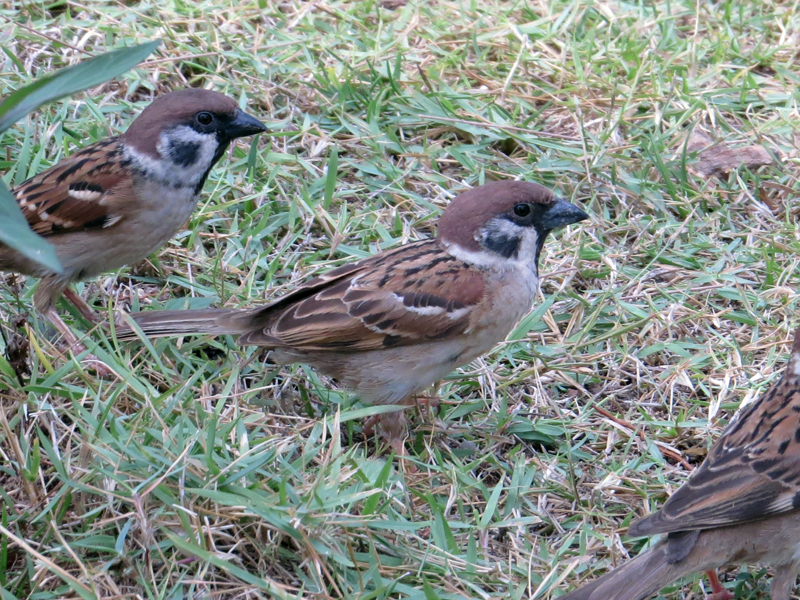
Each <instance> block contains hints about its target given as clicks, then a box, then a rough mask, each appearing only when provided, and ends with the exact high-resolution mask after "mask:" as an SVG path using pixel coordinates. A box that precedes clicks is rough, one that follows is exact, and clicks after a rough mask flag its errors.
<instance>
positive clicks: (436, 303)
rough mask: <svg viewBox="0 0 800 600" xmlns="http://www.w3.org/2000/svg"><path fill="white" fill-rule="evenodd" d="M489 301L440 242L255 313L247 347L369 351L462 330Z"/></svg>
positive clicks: (389, 255)
mask: <svg viewBox="0 0 800 600" xmlns="http://www.w3.org/2000/svg"><path fill="white" fill-rule="evenodd" d="M483 294H484V282H483V278H482V277H481V275H480V273H478V272H477V271H475V270H474V269H472V268H471V267H469V265H467V264H465V263H463V262H462V261H460V260H458V259H456V258H454V257H452V256H451V255H449V254H447V253H446V252H444V251H443V250H442V249H441V248H440V247H439V244H438V243H437V242H436V241H435V240H425V241H422V242H415V243H412V244H408V245H406V246H402V247H400V248H397V249H396V250H392V251H389V252H385V253H382V254H379V255H376V256H374V257H370V258H367V259H365V260H362V261H358V262H356V263H353V264H351V265H346V266H344V267H340V268H339V269H334V270H333V271H331V272H330V273H327V274H326V275H324V276H322V277H319V278H316V279H313V280H311V281H310V282H308V283H307V284H306V285H304V286H303V287H301V288H299V289H297V290H296V291H295V292H293V293H292V294H289V295H288V296H286V297H284V298H282V299H280V300H279V301H277V302H275V303H273V304H272V305H270V306H267V307H265V308H263V309H260V310H259V311H257V312H256V313H253V314H251V316H250V318H251V319H252V321H251V326H252V327H253V328H254V330H253V331H252V332H250V333H247V334H245V335H244V336H242V338H241V339H240V342H241V343H243V344H261V345H268V346H276V347H291V348H296V349H298V350H306V351H309V350H333V349H335V350H339V351H342V350H344V351H347V350H351V351H364V350H373V349H378V348H386V347H391V346H399V345H410V344H415V343H419V342H422V341H427V340H435V339H440V338H443V337H447V336H450V335H454V334H457V333H461V332H463V331H465V330H466V329H467V328H468V327H469V325H470V321H471V317H472V313H473V308H474V307H475V306H476V305H477V303H478V302H479V301H480V299H481V298H482V297H483Z"/></svg>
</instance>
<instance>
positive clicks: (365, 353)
mask: <svg viewBox="0 0 800 600" xmlns="http://www.w3.org/2000/svg"><path fill="white" fill-rule="evenodd" d="M586 218H588V215H587V214H586V213H585V212H583V211H582V210H581V209H579V208H577V207H576V206H574V205H572V204H570V203H569V202H566V201H564V200H560V199H558V198H556V197H554V196H553V194H552V192H551V191H550V190H548V189H547V188H545V187H542V186H541V185H538V184H535V183H528V182H522V181H500V182H494V183H489V184H486V185H484V186H481V187H477V188H475V189H472V190H470V191H468V192H466V193H464V194H461V195H460V196H458V197H457V198H455V199H454V200H453V201H452V202H451V203H450V205H449V206H448V207H447V210H445V212H444V214H443V215H442V218H441V219H440V221H439V234H438V236H437V238H436V239H428V240H423V241H419V242H413V243H410V244H407V245H405V246H401V247H399V248H396V249H394V250H390V251H387V252H383V253H380V254H377V255H375V256H372V257H369V258H366V259H364V260H360V261H358V262H354V263H351V264H347V265H344V266H341V267H339V268H337V269H333V270H332V271H330V272H329V273H326V274H324V275H322V276H320V277H316V278H314V279H312V280H311V281H309V282H308V283H306V284H304V285H301V286H300V287H299V288H297V289H296V290H294V291H293V292H291V293H289V294H287V295H286V296H284V297H283V298H281V299H279V300H277V301H276V302H273V303H272V304H269V305H267V306H265V307H263V308H258V309H255V310H225V309H211V310H196V311H163V312H158V311H155V312H149V313H139V314H136V315H133V317H134V319H135V320H136V323H137V324H138V325H139V327H141V329H142V331H143V332H144V333H145V334H146V335H148V336H165V335H184V334H192V333H210V334H213V335H221V334H235V335H238V336H239V340H238V343H240V344H243V345H245V344H254V345H259V346H265V347H268V348H270V349H272V350H273V351H274V356H275V358H276V360H277V361H278V362H280V363H294V362H303V363H307V364H310V365H312V366H314V367H316V368H317V369H318V370H319V371H321V372H322V373H324V374H326V375H329V376H331V377H334V378H335V379H337V380H339V381H340V382H342V383H343V384H344V385H346V386H347V387H349V388H351V389H353V390H355V392H356V393H357V394H358V395H359V397H360V398H361V399H362V400H365V401H367V402H370V403H372V404H409V403H411V402H413V399H414V396H415V395H416V394H418V393H419V392H421V391H422V390H424V389H425V388H427V387H428V386H430V385H432V384H434V383H435V382H437V381H439V380H440V379H441V378H442V377H444V376H445V375H447V374H448V373H449V372H451V371H453V370H454V369H456V368H457V367H459V366H460V365H464V364H466V363H469V362H470V361H472V360H473V359H475V358H477V357H478V356H480V355H482V354H484V353H486V352H488V351H489V350H491V349H492V348H493V347H494V346H495V345H496V344H497V343H498V342H501V341H502V340H503V339H504V338H505V337H506V335H508V333H509V331H511V329H512V328H513V327H514V325H515V324H516V323H517V322H518V321H519V320H520V319H521V318H522V317H523V316H524V315H525V314H526V313H527V312H528V311H529V310H530V309H531V305H532V304H533V301H534V298H535V295H536V291H537V289H538V285H539V274H538V261H539V253H540V252H541V250H542V246H543V245H544V242H545V238H546V237H547V235H548V233H550V231H552V230H553V229H556V228H559V227H563V226H565V225H569V224H571V223H577V222H578V221H582V220H583V219H586ZM135 336H136V334H135V333H134V332H132V331H130V330H128V331H124V330H123V331H121V333H120V338H121V339H131V338H134V337H135ZM381 423H382V427H383V432H384V435H385V436H386V437H388V439H389V441H390V443H391V445H392V447H393V448H394V449H395V450H396V451H397V452H398V454H400V453H402V447H403V446H402V439H403V437H404V436H403V433H404V431H405V428H404V427H403V423H404V418H403V416H402V413H396V412H394V413H387V414H385V415H383V416H382V418H381Z"/></svg>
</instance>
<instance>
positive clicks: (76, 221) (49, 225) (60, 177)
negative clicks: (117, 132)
mask: <svg viewBox="0 0 800 600" xmlns="http://www.w3.org/2000/svg"><path fill="white" fill-rule="evenodd" d="M122 162H123V157H122V152H121V149H120V146H119V143H118V141H117V139H116V138H111V139H108V140H104V141H101V142H97V143H96V144H92V145H91V146H87V147H86V148H83V149H81V150H79V151H77V152H76V153H75V154H73V155H72V156H70V157H68V158H66V159H64V160H62V161H61V162H59V163H58V164H57V165H55V166H53V167H52V168H50V169H48V170H47V171H45V172H43V173H40V174H39V175H36V176H34V177H31V178H30V179H28V180H27V181H25V182H24V183H22V184H20V185H19V186H17V187H16V188H14V189H13V190H11V193H12V194H13V195H14V197H15V198H16V199H17V202H18V203H19V206H20V208H21V209H22V213H23V214H24V215H25V218H26V219H27V220H28V223H29V224H30V226H31V229H33V230H34V231H35V232H36V233H38V234H39V235H43V236H47V235H53V234H59V233H66V232H69V231H76V230H83V229H95V228H102V227H110V226H111V225H114V224H115V223H117V222H118V221H119V219H120V217H119V216H117V215H115V214H114V212H113V208H114V202H113V199H112V196H113V192H112V189H113V188H114V186H117V185H118V184H119V183H120V182H121V181H122V179H123V176H124V172H123V169H122V168H121V164H122ZM110 192H111V193H110Z"/></svg>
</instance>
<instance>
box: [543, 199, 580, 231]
mask: <svg viewBox="0 0 800 600" xmlns="http://www.w3.org/2000/svg"><path fill="white" fill-rule="evenodd" d="M588 218H589V215H587V214H586V213H585V212H583V211H582V210H581V209H580V208H578V207H577V206H575V205H574V204H571V203H569V202H567V201H566V200H561V199H559V200H557V201H556V203H555V204H553V205H551V206H550V207H549V208H548V209H547V210H546V211H545V213H544V214H543V215H542V218H541V220H540V221H539V227H540V228H541V229H543V230H545V231H552V230H553V229H558V228H559V227H566V226H567V225H572V224H573V223H578V222H579V221H583V220H584V219H588Z"/></svg>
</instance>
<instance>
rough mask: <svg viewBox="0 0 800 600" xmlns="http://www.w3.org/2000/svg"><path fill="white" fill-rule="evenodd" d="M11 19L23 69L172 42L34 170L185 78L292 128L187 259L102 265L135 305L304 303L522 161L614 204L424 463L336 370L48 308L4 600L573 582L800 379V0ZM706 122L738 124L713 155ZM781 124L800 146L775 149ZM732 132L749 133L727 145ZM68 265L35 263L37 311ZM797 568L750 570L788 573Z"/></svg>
mask: <svg viewBox="0 0 800 600" xmlns="http://www.w3.org/2000/svg"><path fill="white" fill-rule="evenodd" d="M390 6H391V7H395V8H387V7H390ZM0 23H2V24H1V25H0V46H2V48H3V50H4V53H0V95H5V94H8V93H9V92H10V91H11V90H13V89H15V88H16V87H18V86H19V85H22V84H24V83H26V82H29V81H30V80H32V79H33V78H35V77H36V75H37V74H41V73H46V72H48V71H50V70H52V69H55V68H58V67H60V66H63V65H66V64H71V63H73V62H75V61H77V60H80V59H81V58H82V57H84V56H85V55H86V53H95V52H100V51H103V50H106V49H109V48H112V47H118V46H121V45H125V44H133V43H137V42H142V41H144V40H147V39H153V38H163V39H164V40H165V43H164V44H163V45H162V47H161V50H160V55H159V56H155V57H153V59H152V60H151V61H150V62H149V63H147V64H145V65H143V66H142V67H141V68H139V69H137V70H135V71H132V72H130V73H128V74H127V75H126V76H124V77H122V78H120V79H119V80H118V81H116V82H112V83H109V84H108V85H106V86H103V87H102V88H100V89H97V90H94V91H93V93H89V94H86V95H85V96H83V97H81V98H75V99H74V100H72V101H65V102H61V103H58V104H55V105H51V106H48V107H45V108H43V109H42V110H41V111H40V112H39V113H37V114H35V115H32V116H31V117H30V119H29V121H28V123H27V124H25V123H22V124H20V126H18V127H17V128H15V129H12V130H11V131H9V132H7V133H6V134H5V135H3V136H2V138H1V139H0V142H1V143H2V144H3V145H4V146H5V148H6V150H5V156H4V158H3V159H2V160H0V172H2V173H4V178H5V180H6V181H7V182H8V183H9V184H14V183H19V182H21V181H22V180H24V179H25V178H26V177H27V176H29V175H30V174H33V173H36V172H39V171H40V170H42V169H44V168H46V167H47V166H48V165H50V164H52V163H54V162H56V161H57V160H59V159H60V158H61V157H62V156H64V155H67V154H69V153H71V152H73V151H74V150H75V148H77V147H79V146H82V145H84V144H86V143H89V142H91V141H94V140H96V139H99V138H101V137H104V136H106V135H108V134H109V133H111V132H118V131H121V130H122V129H124V127H125V126H126V124H127V123H129V122H130V120H131V118H132V116H133V115H134V114H136V112H137V111H138V110H140V109H141V107H142V106H144V105H145V104H146V103H147V102H148V101H149V100H150V99H151V98H152V96H153V94H154V93H158V92H163V91H165V90H168V89H172V88H176V87H181V86H185V85H194V86H198V85H199V86H205V87H210V88H213V89H217V90H220V91H224V92H227V93H229V94H231V95H234V96H236V97H238V98H240V99H241V102H242V103H243V104H246V105H247V106H248V107H249V108H250V109H251V110H252V111H253V112H254V113H255V114H257V115H259V116H261V117H263V118H264V119H265V120H266V121H268V123H269V125H270V132H269V134H268V135H265V136H261V139H260V140H259V141H258V147H257V148H255V149H254V150H253V151H252V152H248V148H247V147H246V146H244V145H242V144H240V145H239V146H238V147H237V148H236V149H235V150H234V151H233V152H232V153H231V156H230V160H227V161H223V162H222V164H220V165H219V166H218V167H217V168H216V169H215V170H214V172H213V174H212V177H211V178H210V180H209V182H208V183H207V184H206V188H205V194H204V197H203V201H202V203H201V206H200V208H199V210H198V211H197V212H196V213H195V216H194V217H193V218H192V220H191V222H190V223H189V228H188V230H187V231H186V232H185V233H183V234H181V235H179V236H177V237H176V238H175V239H174V240H173V241H172V242H171V243H170V244H169V246H168V247H167V248H165V249H164V250H163V251H162V252H160V253H159V255H158V256H154V257H152V259H151V261H150V262H149V263H146V264H142V265H135V266H132V267H130V268H128V269H125V270H123V271H122V272H120V273H118V274H114V275H113V276H109V277H108V278H105V279H102V280H97V281H93V282H87V283H86V284H84V285H82V286H79V289H80V291H81V292H82V293H83V294H84V296H85V297H87V298H89V299H90V300H92V301H93V302H95V303H96V304H97V305H98V306H101V307H108V310H109V311H114V310H139V309H141V308H155V307H158V306H169V307H175V306H191V307H201V306H207V305H209V304H211V303H215V304H217V305H221V304H226V305H239V304H245V303H253V302H257V301H259V300H260V299H263V298H267V297H272V296H273V295H276V294H279V293H281V292H282V291H284V290H285V289H287V288H288V287H290V286H291V285H293V284H294V283H296V282H297V281H300V280H303V279H305V278H306V277H308V276H309V275H311V274H312V273H315V272H318V271H319V270H322V269H326V268H329V267H330V266H332V265H335V264H339V263H341V262H342V261H344V260H348V259H350V258H352V257H360V256H364V255H366V254H368V253H371V252H374V251H376V250H377V249H378V248H387V247H390V246H394V245H397V244H402V243H404V242H406V241H408V240H410V239H416V238H419V237H423V236H429V235H432V234H433V231H434V230H433V223H434V219H435V217H436V216H437V215H438V214H439V213H440V211H441V209H442V208H443V207H444V206H445V205H446V203H447V201H448V199H449V198H451V197H452V196H453V195H454V194H457V193H458V192H460V191H462V190H464V189H466V187H467V186H472V185H477V184H479V183H482V182H483V181H486V180H491V179H497V178H524V179H528V180H533V181H539V182H542V183H544V184H546V185H549V186H551V187H553V188H555V189H556V190H558V192H559V193H560V194H562V195H563V196H565V197H567V198H568V199H570V200H571V201H574V202H576V203H578V204H579V205H581V206H583V207H585V208H586V209H587V211H589V212H590V213H591V214H592V221H591V223H588V222H587V223H584V224H582V225H581V226H580V227H577V228H575V227H573V228H570V230H568V231H565V232H561V233H559V234H557V235H556V236H555V238H554V239H551V240H550V241H549V243H548V244H547V247H546V250H545V253H544V257H543V264H542V266H541V271H542V273H544V274H545V275H546V278H545V280H544V283H543V290H542V297H541V299H540V302H539V303H538V305H537V306H536V308H535V311H534V313H533V314H532V316H531V317H530V318H528V319H526V320H525V321H524V322H523V323H522V324H521V325H520V326H519V327H518V328H517V330H516V331H515V332H514V333H513V334H512V335H511V336H510V338H509V339H510V341H509V342H507V343H505V344H502V345H501V346H499V347H498V348H497V349H496V350H495V351H494V352H492V353H491V354H490V355H487V356H486V357H484V358H483V359H481V360H479V361H477V362H476V363H474V364H473V365H470V366H469V367H468V368H465V369H462V371H461V372H459V373H455V374H453V375H452V376H450V377H449V378H448V379H447V380H446V381H445V382H444V385H443V387H442V388H441V389H440V392H439V393H440V396H441V398H442V404H441V407H440V409H439V411H438V414H436V415H433V416H430V417H423V416H420V417H418V418H416V420H415V424H416V427H415V430H414V431H415V435H414V436H413V437H412V439H410V440H409V443H408V448H409V452H410V453H411V456H412V457H413V458H414V459H415V460H416V461H417V464H418V467H419V473H417V474H404V473H403V472H402V471H401V470H400V469H398V465H397V463H396V462H392V461H390V460H388V459H387V456H386V455H385V454H381V453H380V452H378V451H376V447H375V444H374V442H373V441H372V440H364V439H363V436H362V435H361V421H360V418H361V417H362V416H364V415H365V414H371V411H372V409H371V408H370V407H365V406H363V405H361V404H360V403H359V402H358V400H357V399H356V398H353V397H351V396H349V395H347V394H346V393H344V392H342V391H341V390H338V389H336V388H335V386H332V385H331V384H330V382H328V381H324V380H322V379H320V378H319V377H318V376H317V375H316V374H315V373H314V372H313V371H311V370H310V369H307V368H305V367H297V368H288V369H277V368H275V367H273V366H270V365H265V364H264V363H263V361H262V360H261V359H262V357H261V356H260V352H259V351H258V350H255V349H252V348H244V349H240V348H238V347H237V346H236V345H235V344H234V342H233V340H232V339H229V338H223V339H219V340H208V339H196V338H193V339H186V340H183V341H182V342H178V341H176V340H159V341H158V342H156V343H155V344H154V345H153V346H150V347H146V348H141V347H139V346H137V345H128V344H125V345H122V344H119V343H117V342H116V341H115V339H114V338H113V336H109V335H107V334H106V333H104V332H102V331H91V332H90V334H89V336H88V339H87V345H89V346H90V347H91V348H92V349H93V351H94V352H95V353H96V354H97V355H98V356H100V357H102V358H103V359H105V360H106V361H107V362H108V364H110V365H111V366H112V367H113V368H114V369H115V370H116V371H117V372H118V373H119V374H120V380H119V381H116V382H110V381H104V380H101V379H97V378H96V377H94V375H93V374H92V373H90V372H87V371H86V370H85V369H84V368H83V366H81V364H80V363H79V362H78V361H76V360H74V359H72V358H69V357H64V356H62V355H60V351H59V348H58V345H57V344H55V340H54V338H53V334H52V332H51V331H49V330H48V329H47V327H46V326H45V325H44V324H43V323H42V322H41V321H39V320H38V319H37V318H36V317H35V316H34V315H31V316H30V317H29V322H28V324H27V325H24V326H23V329H22V332H23V333H24V335H23V337H22V338H19V339H18V340H17V341H20V340H22V341H23V342H24V341H25V339H26V338H27V339H28V340H29V342H30V344H31V350H30V363H31V364H30V367H31V374H30V375H26V376H25V377H24V380H23V382H20V381H19V380H18V378H17V377H16V376H15V375H14V373H13V370H12V369H11V368H10V365H9V364H8V363H7V362H5V361H4V359H1V358H0V402H2V411H0V415H2V417H0V418H2V421H0V456H2V458H1V459H0V494H2V498H3V508H2V514H1V515H0V517H2V518H1V519H0V526H2V529H0V586H1V587H2V590H3V591H2V592H1V593H0V595H3V597H4V598H15V597H16V598H37V599H46V598H68V597H83V598H94V597H98V598H100V597H102V598H129V597H130V598H133V597H137V598H139V597H141V598H144V597H149V598H170V599H172V598H184V597H191V598H256V597H265V598H266V597H291V596H296V597H300V596H307V597H317V598H360V599H364V600H367V599H373V598H390V597H391V598H413V599H417V598H419V599H422V598H424V599H425V600H429V599H432V598H500V597H502V598H513V599H517V598H522V597H530V598H547V597H548V595H550V597H556V596H557V595H558V594H560V593H562V591H563V590H566V589H571V586H574V585H579V584H580V583H581V582H583V581H586V580H589V579H591V578H593V577H595V576H596V575H599V574H600V573H602V572H603V571H604V570H605V569H607V568H609V567H611V566H612V565H614V564H616V563H618V562H620V561H622V560H624V559H625V558H626V557H627V556H628V555H631V554H635V553H636V552H638V551H639V550H640V549H641V548H642V547H643V544H644V543H645V542H644V541H643V540H637V541H633V540H628V539H626V538H625V537H624V536H625V527H626V526H627V524H628V523H629V522H630V519H631V518H632V517H634V516H635V515H641V514H643V513H645V512H648V511H650V510H653V509H655V508H657V507H658V505H659V504H660V503H661V502H662V501H663V499H664V498H665V497H666V495H667V494H668V493H669V492H670V491H671V490H674V489H675V488H676V487H677V486H678V485H680V483H681V482H682V481H683V480H684V479H685V477H686V476H687V474H688V471H689V469H690V468H691V466H692V465H694V464H697V463H698V462H699V461H700V460H702V458H703V456H704V454H705V452H706V450H707V448H708V446H709V444H710V443H711V441H712V440H713V439H715V437H716V436H717V435H718V433H719V432H720V431H721V429H722V428H723V427H724V426H725V424H726V423H727V422H728V420H729V419H730V417H731V416H732V415H733V414H734V412H735V410H736V409H737V408H738V407H739V406H740V405H741V404H742V403H743V402H747V401H750V400H752V399H753V398H755V397H756V396H757V395H758V394H759V393H761V392H762V391H763V390H764V389H765V388H766V387H767V386H768V385H769V383H770V382H772V381H774V380H775V378H776V377H777V376H778V375H779V373H780V371H781V368H782V364H783V360H784V357H785V355H786V352H787V350H788V346H787V345H786V343H785V342H786V341H787V340H788V338H789V335H790V332H791V331H792V330H793V328H794V327H796V326H797V325H798V318H797V315H798V314H800V295H798V292H797V288H798V285H799V284H800V258H798V257H799V256H800V227H798V224H797V221H798V218H797V217H798V206H797V203H796V201H795V200H794V198H793V195H794V194H795V192H796V190H797V189H798V187H799V186H798V181H797V169H796V165H797V161H798V157H797V150H796V147H797V144H796V137H797V135H798V133H799V132H800V131H799V130H798V125H797V124H798V123H799V122H800V119H799V118H798V117H799V115H798V111H797V106H796V100H797V94H796V92H795V87H796V83H797V79H798V78H797V74H796V73H797V69H796V54H797V47H798V42H799V41H800V13H798V12H797V10H796V8H795V7H794V5H793V4H790V3H776V2H770V1H766V2H760V3H749V4H748V3H738V4H737V3H732V2H721V3H718V4H708V3H695V2H674V1H670V2H656V3H654V4H653V3H643V4H641V5H640V4H634V3H630V4H629V3H622V2H610V1H604V0H599V1H598V0H594V1H592V2H590V1H589V0H569V1H566V0H555V1H553V2H543V1H534V2H521V3H507V2H499V1H498V2H491V1H488V2H480V3H479V2H466V1H465V2H413V1H412V2H409V3H408V4H404V3H399V2H396V3H391V2H372V1H366V2H344V1H338V0H331V1H329V2H322V1H311V2H299V1H298V2H286V3H281V4H273V3H270V2H264V1H263V0H261V1H260V2H259V3H258V4H255V3H253V4H239V3H230V5H227V6H220V5H217V4H214V3H213V2H211V1H209V0H200V1H199V2H195V3H183V2H176V3H173V4H171V5H170V7H168V8H167V7H162V6H159V5H157V4H155V3H138V4H137V3H133V4H130V3H129V4H127V5H123V4H117V3H100V2H83V3H78V2H74V1H72V0H67V1H66V2H60V3H55V4H53V5H52V6H50V7H49V8H48V7H47V6H45V5H43V4H30V3H25V4H22V3H16V2H11V3H9V2H2V0H0ZM691 134H694V135H696V136H702V137H703V139H705V140H708V141H710V142H712V143H718V144H722V145H723V150H724V151H723V152H721V153H720V152H718V151H715V152H714V153H712V154H703V152H702V151H703V150H704V149H705V148H704V147H698V146H692V149H691V150H690V151H687V147H688V146H689V144H688V142H689V136H690V135H691ZM694 139H695V140H696V139H697V138H694ZM751 146H757V147H759V148H761V150H756V151H754V154H749V153H748V152H747V151H744V152H742V151H734V150H736V149H740V148H748V147H751ZM728 150H730V151H728ZM764 151H766V152H767V153H769V154H770V155H771V156H772V158H773V159H774V162H773V164H771V165H767V166H760V167H759V166H758V165H759V164H761V163H759V162H758V161H757V160H755V159H753V161H754V162H751V163H750V164H749V165H748V164H742V163H748V161H749V160H750V158H748V157H752V156H756V158H758V157H760V158H762V159H763V152H764ZM719 156H723V157H725V156H729V157H730V156H732V157H735V158H733V159H730V160H732V161H733V163H731V164H729V165H727V167H726V165H725V164H723V165H722V167H720V166H719V165H710V163H708V162H704V160H706V161H707V160H710V158H709V157H719ZM762 162H763V160H762ZM712 173H713V174H712ZM32 284H33V282H30V281H23V280H21V279H20V280H17V281H15V280H13V278H7V279H6V285H5V286H3V287H2V288H0V314H2V315H3V320H4V321H6V323H7V325H6V326H3V327H2V329H4V332H5V335H6V336H7V337H8V338H9V339H10V337H9V336H10V335H11V333H12V329H13V328H12V327H11V324H10V322H11V319H12V318H13V317H14V316H16V315H18V314H21V313H24V312H26V311H29V310H30V307H31V291H32ZM62 310H64V311H65V312H66V311H67V307H66V306H62ZM68 317H69V318H71V319H72V322H74V326H75V329H76V331H78V332H86V331H87V329H88V324H87V323H83V322H82V321H81V320H80V317H79V316H78V315H68ZM2 349H3V350H4V352H5V353H6V355H8V350H9V349H8V347H7V345H4V346H3V348H2ZM254 355H255V356H254ZM250 359H253V360H250ZM761 575H762V572H761V571H759V570H758V569H757V568H755V567H752V568H750V569H749V570H743V571H741V572H738V571H730V572H728V573H727V575H726V578H727V581H728V582H731V581H733V580H734V579H735V580H736V584H735V586H736V593H737V597H738V598H765V597H767V596H766V591H765V590H766V587H765V584H764V583H763V582H762V580H761V578H760V576H761ZM701 585H702V584H701V583H700V582H699V581H698V582H696V583H691V582H682V583H681V584H680V585H679V586H677V587H675V588H674V590H675V591H674V592H672V593H669V594H666V597H668V598H700V597H702V593H701V591H700V590H701ZM729 585H731V586H732V585H733V584H730V583H729Z"/></svg>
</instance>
